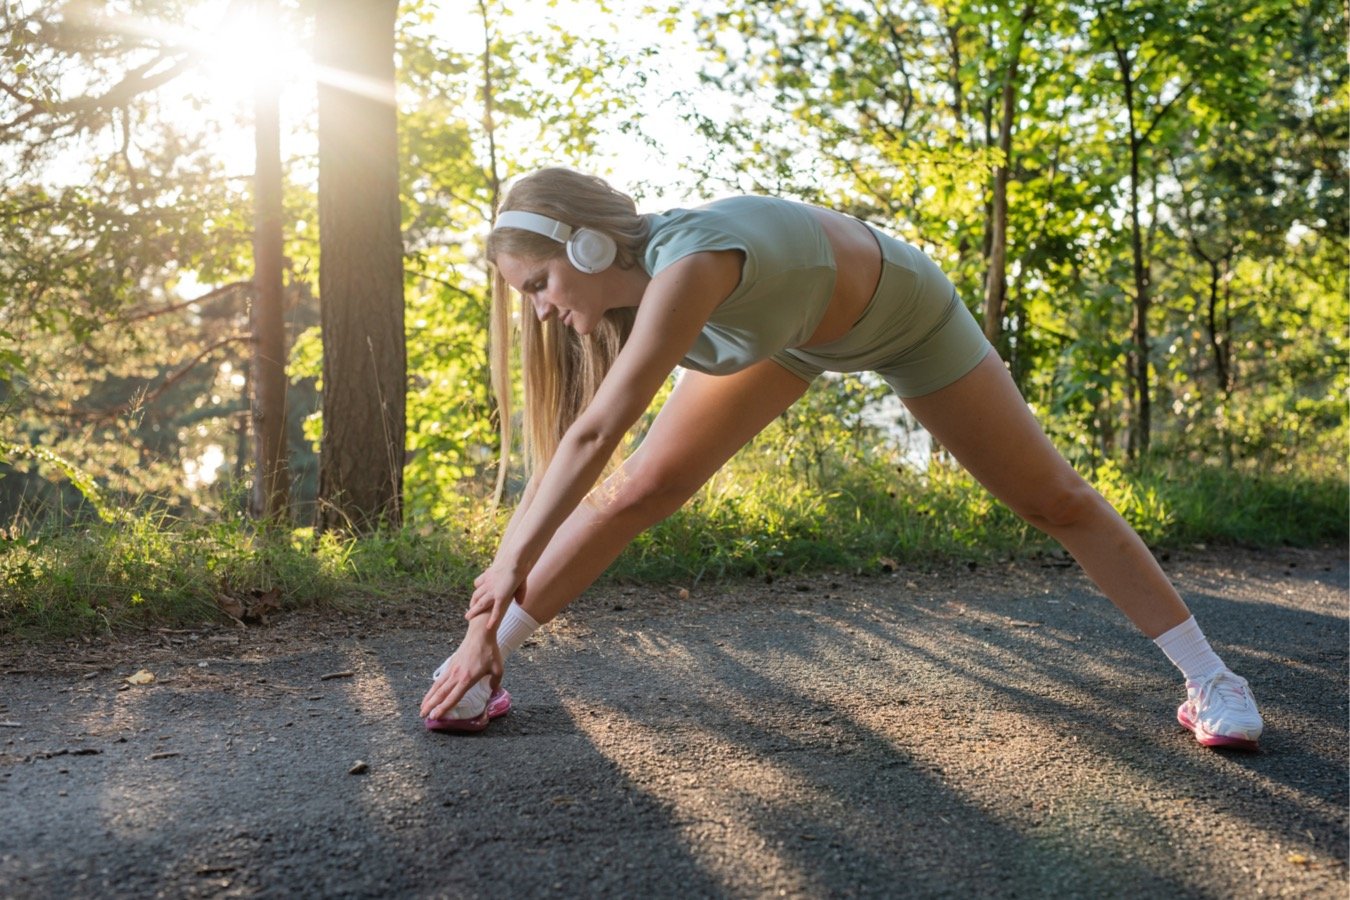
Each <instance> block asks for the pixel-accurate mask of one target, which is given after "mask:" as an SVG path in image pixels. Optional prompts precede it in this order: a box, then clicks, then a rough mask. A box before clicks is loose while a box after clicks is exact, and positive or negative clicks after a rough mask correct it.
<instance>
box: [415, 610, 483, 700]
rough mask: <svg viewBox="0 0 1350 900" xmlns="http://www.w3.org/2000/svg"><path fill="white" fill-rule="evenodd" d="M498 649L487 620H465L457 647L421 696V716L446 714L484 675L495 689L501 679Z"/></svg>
mask: <svg viewBox="0 0 1350 900" xmlns="http://www.w3.org/2000/svg"><path fill="white" fill-rule="evenodd" d="M502 671H503V669H502V652H501V649H500V648H499V647H498V646H497V636H496V632H495V631H493V630H492V629H490V628H489V627H488V623H487V620H486V619H484V618H482V617H479V618H478V619H476V620H474V621H472V622H470V623H469V630H468V632H467V633H466V634H465V635H464V640H463V641H462V642H461V643H460V645H459V649H458V650H456V651H455V654H454V656H452V657H450V660H449V664H448V665H447V666H446V667H445V671H444V672H442V673H441V677H440V678H437V679H436V681H435V682H434V683H433V684H432V685H431V688H430V689H429V690H428V691H427V692H426V695H425V696H423V697H422V712H421V715H422V718H424V719H426V718H432V719H440V718H445V717H447V716H448V715H449V714H450V711H451V710H452V709H454V708H455V704H457V703H459V701H460V700H462V699H464V695H465V694H466V693H468V690H469V688H471V687H473V686H474V685H475V684H477V683H478V682H479V681H481V680H483V678H485V677H491V679H492V680H491V681H490V682H489V684H490V685H491V686H492V688H493V690H496V688H497V687H498V685H500V684H501V681H502Z"/></svg>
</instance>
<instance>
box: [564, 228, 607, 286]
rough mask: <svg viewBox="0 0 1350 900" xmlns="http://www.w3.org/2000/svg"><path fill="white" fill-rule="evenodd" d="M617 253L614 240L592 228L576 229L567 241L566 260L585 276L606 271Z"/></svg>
mask: <svg viewBox="0 0 1350 900" xmlns="http://www.w3.org/2000/svg"><path fill="white" fill-rule="evenodd" d="M618 252H619V248H618V247H617V246H616V245H615V243H614V238H612V237H610V236H609V235H607V234H605V233H604V232H602V231H596V230H594V229H592V228H578V229H577V230H576V231H575V232H573V233H572V237H571V238H569V239H568V241H567V258H568V260H569V261H570V262H571V263H572V265H573V266H575V267H576V268H577V269H579V270H581V271H582V272H585V273H586V274H587V275H594V274H595V273H597V272H603V271H604V270H605V269H608V268H609V267H610V266H611V265H613V264H614V257H615V256H616V255H617V254H618Z"/></svg>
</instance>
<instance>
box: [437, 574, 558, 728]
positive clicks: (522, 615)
mask: <svg viewBox="0 0 1350 900" xmlns="http://www.w3.org/2000/svg"><path fill="white" fill-rule="evenodd" d="M538 630H539V623H538V622H536V621H535V620H534V619H532V618H531V617H530V614H529V613H527V612H526V611H525V610H524V609H523V608H522V607H521V605H520V604H519V603H517V602H516V601H514V600H512V601H511V605H510V606H508V607H507V608H506V615H504V616H502V624H501V625H499V626H497V646H498V647H500V648H501V651H502V659H506V658H507V657H508V656H510V655H511V654H512V653H515V652H516V651H517V650H519V649H520V645H521V644H523V643H525V641H526V640H527V639H528V638H529V636H530V635H532V634H534V633H535V632H536V631H538ZM453 655H454V654H451V656H453ZM448 665H450V657H446V660H445V662H443V663H441V664H440V665H439V666H437V667H436V671H435V672H433V673H432V674H431V679H432V680H433V681H435V680H436V679H437V678H440V677H441V673H442V672H444V671H445V667H446V666H448ZM491 682H492V679H491V678H484V679H483V680H481V681H479V682H478V683H477V684H475V685H474V686H473V687H471V688H469V690H468V693H466V694H465V695H464V696H463V697H462V698H461V699H460V701H459V702H458V703H456V704H455V708H454V709H452V710H450V712H449V713H447V714H446V716H445V718H447V719H472V718H474V717H476V716H478V715H481V714H482V712H483V710H484V709H485V708H486V707H487V702H488V699H489V698H491V696H492V684H491Z"/></svg>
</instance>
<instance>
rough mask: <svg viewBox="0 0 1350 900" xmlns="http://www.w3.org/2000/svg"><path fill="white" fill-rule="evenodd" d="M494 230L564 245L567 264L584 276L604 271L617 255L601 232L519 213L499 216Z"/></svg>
mask: <svg viewBox="0 0 1350 900" xmlns="http://www.w3.org/2000/svg"><path fill="white" fill-rule="evenodd" d="M498 228H519V229H521V230H522V231H533V232H534V233H535V234H542V235H543V236H544V237H548V238H553V240H555V241H557V242H558V243H560V244H566V245H567V259H568V261H569V262H571V263H572V265H573V266H575V267H576V268H577V269H579V270H581V271H582V272H585V273H586V274H588V275H594V274H595V273H596V272H603V271H605V269H608V268H609V267H610V266H611V265H613V264H614V256H615V254H617V253H618V247H616V246H615V244H614V238H612V237H610V236H609V235H607V234H605V233H604V232H602V231H596V230H595V229H594V228H573V227H572V226H571V225H564V224H563V223H562V222H559V221H558V220H557V219H550V218H549V217H548V216H541V215H539V214H538V213H532V212H525V211H523V210H519V209H510V210H507V211H506V212H503V213H501V214H499V215H498V216H497V224H496V226H494V227H493V231H496V230H497V229H498Z"/></svg>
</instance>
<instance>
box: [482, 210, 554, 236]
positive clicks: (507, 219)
mask: <svg viewBox="0 0 1350 900" xmlns="http://www.w3.org/2000/svg"><path fill="white" fill-rule="evenodd" d="M498 228H519V229H521V230H522V231H533V232H534V233H535V234H542V235H543V236H544V237H547V238H553V240H555V241H557V242H558V243H560V244H565V243H567V240H568V238H570V237H571V236H572V230H573V229H572V226H571V225H564V224H563V223H562V222H559V221H558V220H557V219H550V218H549V217H548V216H541V215H539V214H538V213H532V212H525V211H524V210H520V209H508V210H506V211H505V212H503V213H499V214H498V215H497V224H496V225H495V226H494V227H493V229H492V230H493V231H496V230H497V229H498Z"/></svg>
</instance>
